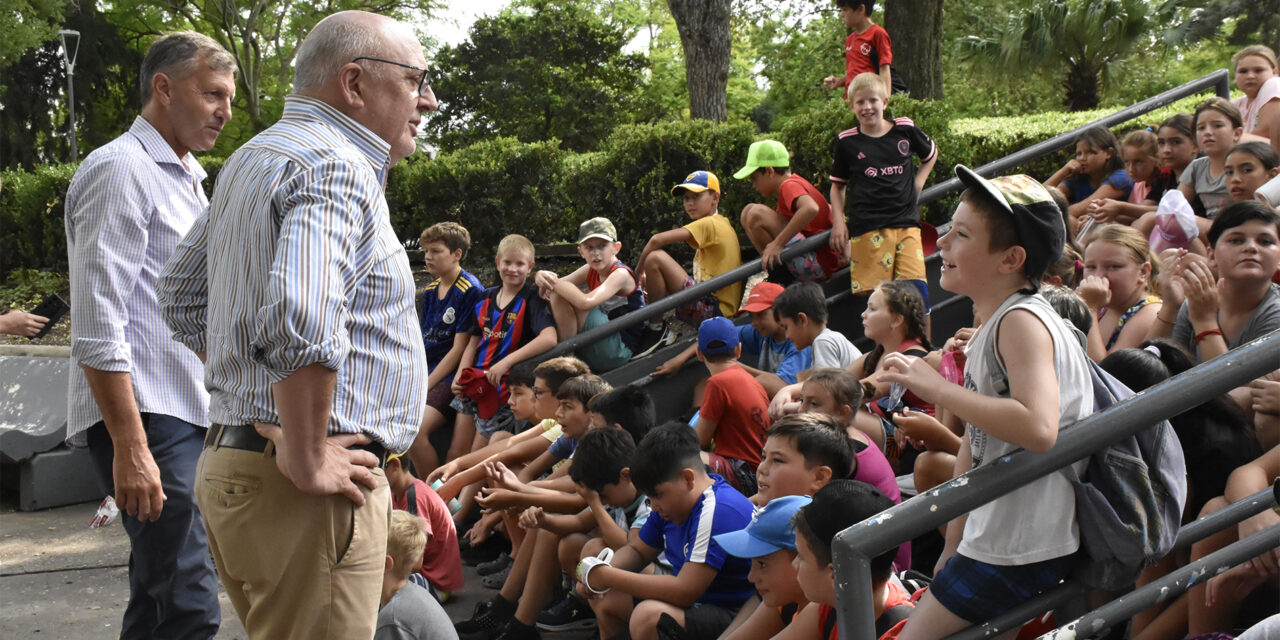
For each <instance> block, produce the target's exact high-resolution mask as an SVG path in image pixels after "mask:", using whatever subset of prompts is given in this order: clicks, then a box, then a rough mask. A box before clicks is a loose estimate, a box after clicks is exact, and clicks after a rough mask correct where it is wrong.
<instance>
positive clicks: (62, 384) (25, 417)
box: [0, 347, 102, 511]
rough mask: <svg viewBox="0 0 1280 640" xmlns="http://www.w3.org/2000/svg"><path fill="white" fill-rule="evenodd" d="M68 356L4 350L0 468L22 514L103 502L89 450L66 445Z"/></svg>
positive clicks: (0, 357) (0, 358)
mask: <svg viewBox="0 0 1280 640" xmlns="http://www.w3.org/2000/svg"><path fill="white" fill-rule="evenodd" d="M66 351H67V350H66V349H65V348H56V347H53V348H49V347H46V348H43V349H42V348H34V347H28V348H14V347H5V348H3V350H0V390H2V391H3V393H0V465H2V466H4V467H5V470H4V471H5V473H4V476H3V477H4V479H5V485H6V486H5V490H7V491H8V490H13V489H15V488H16V490H17V493H18V506H19V508H21V509H23V510H24V511H30V510H34V509H46V508H50V507H56V506H61V505H64V504H74V503H77V502H85V501H89V500H100V499H101V498H102V490H101V489H100V488H99V487H98V485H97V480H96V479H95V477H94V473H93V467H92V466H91V465H92V461H91V460H90V458H89V455H88V451H87V450H85V449H72V448H69V447H67V446H66V445H65V444H63V439H64V437H65V436H66V433H67V375H68V371H69V370H70V367H71V366H72V365H71V361H70V360H69V359H68V357H67V354H66ZM15 482H16V487H15V486H14V483H15Z"/></svg>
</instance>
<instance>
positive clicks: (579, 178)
mask: <svg viewBox="0 0 1280 640" xmlns="http://www.w3.org/2000/svg"><path fill="white" fill-rule="evenodd" d="M754 137H755V126H754V125H753V124H752V123H750V122H747V121H738V122H727V123H720V124H716V123H711V122H705V121H698V120H678V121H674V122H663V123H658V124H643V125H630V126H626V127H622V128H620V129H618V130H617V131H615V132H614V134H613V135H612V136H610V137H609V139H608V140H606V141H605V143H604V145H603V146H602V148H601V150H600V151H598V152H595V153H591V154H583V155H580V156H576V157H573V158H571V159H570V160H569V161H568V162H566V163H565V168H564V179H563V181H562V185H563V188H564V194H565V197H566V199H567V200H568V202H569V207H568V209H567V214H568V215H567V217H566V220H565V227H566V229H568V230H571V231H570V233H568V234H566V235H565V239H568V240H570V241H572V239H573V234H574V233H576V230H577V226H578V223H580V222H582V221H583V220H586V219H587V218H590V217H593V216H605V217H607V218H609V219H610V220H611V221H612V222H613V224H614V227H616V228H617V229H618V235H619V238H618V239H619V240H620V241H621V242H622V252H621V257H622V260H623V261H625V262H628V263H633V262H634V261H635V259H636V258H638V257H640V251H641V250H643V249H644V243H645V242H647V241H648V240H649V237H650V236H652V235H653V234H655V233H658V232H661V231H666V230H668V229H672V228H675V227H678V226H682V225H685V224H688V223H689V221H690V220H689V217H688V215H687V214H685V212H684V205H683V204H681V201H680V199H679V198H677V197H675V196H673V195H671V187H673V186H675V185H677V184H679V183H680V182H682V181H683V180H684V178H685V177H686V176H687V175H689V173H691V172H693V171H698V170H707V171H711V172H712V173H714V174H716V177H718V178H719V179H720V189H721V198H720V212H721V213H722V214H724V216H725V217H726V218H728V219H729V220H730V221H731V222H732V223H733V225H734V227H735V228H737V221H738V213H739V212H740V211H741V210H742V208H743V207H744V206H746V205H747V204H748V203H749V202H752V201H754V200H756V199H758V198H759V195H757V194H756V193H755V192H754V191H753V190H752V189H751V183H750V182H748V181H746V180H735V179H734V178H733V173H734V172H735V171H737V170H738V169H739V168H741V167H742V163H743V162H744V161H745V160H746V157H747V147H749V146H751V142H752V140H753V139H754ZM675 255H676V256H677V257H678V258H679V257H682V256H684V255H685V253H684V251H683V250H679V249H678V250H676V253H675ZM688 255H691V254H688Z"/></svg>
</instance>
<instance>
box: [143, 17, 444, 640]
mask: <svg viewBox="0 0 1280 640" xmlns="http://www.w3.org/2000/svg"><path fill="white" fill-rule="evenodd" d="M293 90H294V93H292V94H290V95H289V96H287V97H286V98H285V104H284V111H283V114H282V115H281V118H280V120H279V122H277V123H276V124H275V125H273V126H272V127H271V128H269V129H267V130H266V131H264V132H262V133H261V134H259V135H258V136H257V137H255V138H254V139H253V140H250V141H249V142H248V143H246V144H245V145H244V146H243V147H241V148H240V149H239V150H238V151H236V153H235V154H233V155H232V156H231V157H230V158H229V159H228V160H227V162H226V164H225V165H223V168H222V172H221V173H220V174H219V176H218V184H217V186H216V187H215V189H214V194H213V199H212V201H211V202H210V206H209V210H208V212H207V214H206V215H205V216H203V217H201V218H200V220H198V221H197V222H196V225H195V226H194V227H193V228H192V230H191V232H190V233H189V234H188V235H187V237H186V238H184V239H183V241H182V243H181V244H180V245H179V247H178V249H177V250H176V251H175V253H174V256H173V259H172V260H170V262H169V264H168V265H167V266H166V267H165V271H164V274H163V275H162V277H161V282H160V300H161V304H162V308H163V309H164V314H165V321H166V323H167V324H168V325H169V327H170V328H171V329H172V330H173V334H174V337H175V338H176V339H177V340H179V341H181V342H182V343H184V344H186V345H187V347H188V348H190V349H191V350H192V351H195V352H197V353H207V357H208V360H207V364H206V370H205V383H206V386H207V388H208V389H209V392H210V410H209V415H210V421H211V422H212V423H213V424H212V426H211V427H210V429H209V436H208V438H207V439H206V441H205V449H204V452H203V453H202V454H201V456H200V465H199V468H198V470H197V473H196V482H197V486H196V497H197V500H198V501H199V503H200V507H201V510H202V512H203V513H204V515H205V522H206V524H207V526H208V529H209V539H210V547H211V548H212V550H213V555H214V560H215V562H216V564H217V567H218V572H219V573H218V575H219V578H221V580H222V583H223V585H224V586H225V587H226V589H227V594H228V596H229V597H230V599H231V601H232V603H233V604H234V605H235V608H236V612H237V614H238V615H239V616H240V619H241V620H242V621H243V622H244V626H245V629H246V630H247V631H248V633H249V635H250V637H252V638H271V639H272V640H275V639H277V638H343V639H345V638H369V637H372V635H373V630H374V624H375V622H376V619H377V610H378V602H379V599H380V595H381V584H382V572H383V565H384V560H385V557H386V532H387V522H388V517H389V513H390V504H391V495H390V490H389V489H388V487H387V480H386V476H385V475H384V474H383V471H382V465H383V464H384V463H385V460H386V457H387V455H388V453H397V452H402V451H405V450H406V449H408V448H409V444H410V443H412V442H413V439H414V436H415V435H416V432H417V428H418V424H419V422H420V419H421V417H422V410H423V407H424V406H425V403H426V392H427V388H426V380H427V366H426V356H425V353H424V351H423V344H422V335H421V333H419V329H418V322H417V314H416V311H415V309H414V307H413V297H414V283H413V277H412V273H411V272H410V270H409V261H408V257H407V256H406V255H405V251H404V245H403V244H402V243H401V242H400V241H399V239H398V238H397V237H396V234H395V232H394V231H393V230H392V228H391V223H390V217H389V214H388V211H387V203H386V198H385V197H384V194H383V188H384V186H385V184H386V177H387V172H388V171H389V170H390V168H391V166H392V165H394V164H395V163H396V162H399V161H400V160H401V159H403V158H404V157H406V156H408V155H409V154H411V153H413V151H414V150H415V146H416V145H415V142H414V137H415V136H416V135H417V128H418V126H419V124H421V120H422V116H423V114H424V113H425V112H428V111H432V110H434V109H435V108H436V102H435V96H434V95H433V94H432V93H431V88H430V86H429V84H428V71H427V69H426V60H425V58H424V57H423V52H422V45H421V44H420V43H419V42H418V40H417V37H416V36H415V34H414V33H413V30H412V29H411V28H410V27H409V26H407V25H404V24H401V23H398V22H396V21H394V20H391V19H389V18H385V17H382V16H378V15H375V14H371V13H364V12H358V11H351V12H343V13H338V14H335V15H332V16H329V17H328V18H325V19H324V20H322V21H321V22H320V23H319V24H318V25H316V27H315V28H314V29H313V30H312V31H311V33H310V34H308V35H307V37H306V39H304V40H303V42H302V44H301V45H299V47H298V53H297V58H296V59H295V61H294V87H293Z"/></svg>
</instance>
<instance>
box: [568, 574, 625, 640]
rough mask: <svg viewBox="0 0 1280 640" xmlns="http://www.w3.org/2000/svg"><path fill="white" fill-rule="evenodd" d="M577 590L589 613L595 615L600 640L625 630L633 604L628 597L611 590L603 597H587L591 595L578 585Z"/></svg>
mask: <svg viewBox="0 0 1280 640" xmlns="http://www.w3.org/2000/svg"><path fill="white" fill-rule="evenodd" d="M578 589H579V591H578V595H580V596H583V597H584V598H586V600H587V604H588V605H590V606H591V611H593V612H594V613H595V614H596V624H597V625H599V629H600V638H601V640H608V639H609V638H612V637H613V636H615V635H618V634H619V633H621V632H623V631H626V630H627V619H628V618H630V617H631V611H632V609H633V604H632V603H633V602H634V600H633V598H632V597H631V596H630V595H628V594H626V593H623V592H621V591H619V590H617V589H612V590H610V591H609V592H608V593H606V594H604V595H603V596H599V597H588V596H590V595H591V594H590V592H588V591H586V589H585V588H584V587H582V586H581V585H579V586H578Z"/></svg>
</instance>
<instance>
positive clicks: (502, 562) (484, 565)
mask: <svg viewBox="0 0 1280 640" xmlns="http://www.w3.org/2000/svg"><path fill="white" fill-rule="evenodd" d="M513 562H515V561H514V560H512V559H511V556H510V555H507V554H505V553H504V554H501V555H499V556H498V557H496V558H494V559H493V560H490V561H488V562H481V563H480V564H478V565H476V573H478V574H480V575H482V576H487V575H489V574H491V573H498V572H499V571H502V570H503V569H506V568H507V567H509V566H511V563H513Z"/></svg>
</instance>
